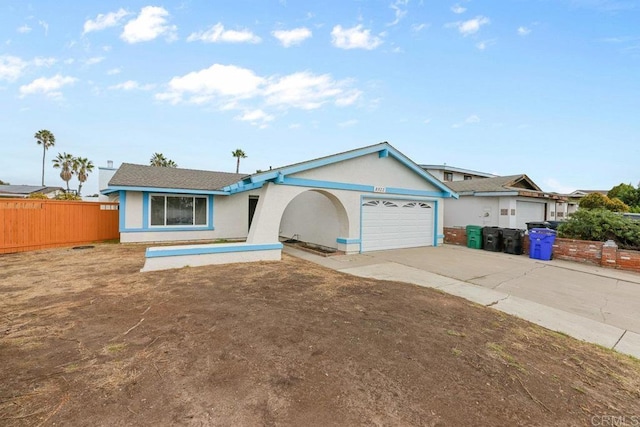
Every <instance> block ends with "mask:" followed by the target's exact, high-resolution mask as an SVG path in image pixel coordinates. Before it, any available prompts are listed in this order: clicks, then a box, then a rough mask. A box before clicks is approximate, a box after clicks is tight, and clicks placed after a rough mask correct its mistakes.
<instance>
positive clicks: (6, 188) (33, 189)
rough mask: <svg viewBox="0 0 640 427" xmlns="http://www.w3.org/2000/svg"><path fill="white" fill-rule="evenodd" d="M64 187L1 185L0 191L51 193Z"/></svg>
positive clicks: (11, 192)
mask: <svg viewBox="0 0 640 427" xmlns="http://www.w3.org/2000/svg"><path fill="white" fill-rule="evenodd" d="M56 190H62V187H43V186H41V185H0V192H2V193H9V194H31V193H51V192H53V191H56Z"/></svg>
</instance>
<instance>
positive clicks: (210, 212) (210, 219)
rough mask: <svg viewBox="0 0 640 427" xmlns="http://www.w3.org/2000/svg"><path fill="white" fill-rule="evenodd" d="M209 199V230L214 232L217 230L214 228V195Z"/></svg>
mask: <svg viewBox="0 0 640 427" xmlns="http://www.w3.org/2000/svg"><path fill="white" fill-rule="evenodd" d="M208 199H209V203H208V206H207V208H208V209H209V210H208V211H207V224H209V228H210V229H211V230H213V229H214V228H215V227H214V226H213V194H210V195H209V197H208Z"/></svg>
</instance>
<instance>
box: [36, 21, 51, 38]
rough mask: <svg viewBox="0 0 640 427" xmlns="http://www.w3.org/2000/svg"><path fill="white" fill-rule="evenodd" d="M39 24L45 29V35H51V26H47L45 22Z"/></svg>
mask: <svg viewBox="0 0 640 427" xmlns="http://www.w3.org/2000/svg"><path fill="white" fill-rule="evenodd" d="M38 24H39V25H40V26H41V27H42V28H43V29H44V35H45V36H48V35H49V24H47V23H46V22H45V21H38Z"/></svg>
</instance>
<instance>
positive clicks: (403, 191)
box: [282, 176, 446, 197]
mask: <svg viewBox="0 0 640 427" xmlns="http://www.w3.org/2000/svg"><path fill="white" fill-rule="evenodd" d="M282 183H283V184H284V185H292V186H296V187H310V188H324V189H331V190H350V191H361V192H367V193H374V191H373V190H374V186H373V185H363V184H349V183H345V182H332V181H319V180H315V179H305V178H290V177H287V176H285V177H284V179H283V182H282ZM375 194H376V195H379V197H384V195H385V194H400V195H407V196H419V197H446V196H445V195H444V194H443V193H441V192H438V191H423V190H411V189H408V188H393V187H387V188H386V193H375Z"/></svg>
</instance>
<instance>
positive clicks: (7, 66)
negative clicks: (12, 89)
mask: <svg viewBox="0 0 640 427" xmlns="http://www.w3.org/2000/svg"><path fill="white" fill-rule="evenodd" d="M27 65H28V64H27V62H26V61H23V60H22V59H21V58H18V57H17V56H10V55H2V56H0V80H6V81H10V82H12V81H14V80H16V79H17V78H18V77H20V76H21V75H22V72H23V71H24V69H25V68H27Z"/></svg>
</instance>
